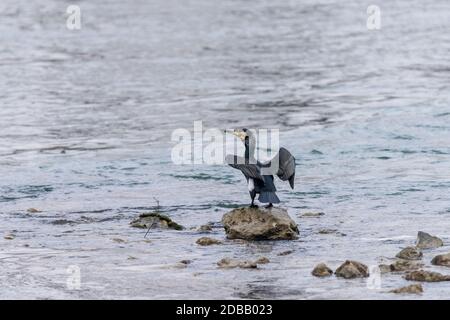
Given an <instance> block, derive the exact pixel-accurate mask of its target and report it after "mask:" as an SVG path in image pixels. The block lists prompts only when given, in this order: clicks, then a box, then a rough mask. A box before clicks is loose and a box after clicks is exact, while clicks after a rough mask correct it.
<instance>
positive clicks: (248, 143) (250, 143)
mask: <svg viewBox="0 0 450 320" xmlns="http://www.w3.org/2000/svg"><path fill="white" fill-rule="evenodd" d="M244 144H245V162H246V163H256V160H255V148H256V146H255V141H254V140H253V139H248V138H247V139H245V142H244Z"/></svg>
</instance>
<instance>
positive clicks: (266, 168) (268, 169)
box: [225, 128, 295, 208]
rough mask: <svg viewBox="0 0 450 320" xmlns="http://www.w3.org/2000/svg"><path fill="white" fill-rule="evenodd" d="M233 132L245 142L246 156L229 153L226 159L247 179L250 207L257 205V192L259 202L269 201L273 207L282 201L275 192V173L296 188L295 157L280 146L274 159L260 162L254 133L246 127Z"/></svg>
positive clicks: (269, 205) (268, 206)
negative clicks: (256, 152) (256, 151)
mask: <svg viewBox="0 0 450 320" xmlns="http://www.w3.org/2000/svg"><path fill="white" fill-rule="evenodd" d="M232 134H234V135H235V136H237V137H238V138H239V139H240V140H242V142H244V145H245V155H244V158H242V157H239V156H236V155H227V156H226V158H225V161H226V163H227V164H228V165H230V166H231V167H233V168H235V169H238V170H240V171H241V172H242V173H243V174H244V176H245V178H246V179H247V184H248V191H249V193H250V198H251V200H252V202H251V204H250V207H252V208H253V207H257V205H255V203H254V202H255V197H256V195H257V194H259V197H258V201H259V202H261V203H268V205H267V207H266V208H270V207H272V206H273V203H280V199H279V198H278V196H277V195H276V193H275V192H276V191H277V189H276V188H275V184H274V175H277V176H278V178H280V179H281V180H283V181H289V184H290V186H291V188H292V189H294V179H295V158H294V157H293V156H292V154H291V153H290V152H289V151H288V150H286V149H285V148H280V150H279V152H278V154H277V155H276V156H275V157H274V158H273V159H272V160H270V161H267V162H260V161H258V160H257V159H255V149H256V140H255V137H254V135H253V133H252V132H251V131H250V130H248V129H245V128H244V129H236V130H234V131H232ZM274 161H277V162H274ZM275 164H278V165H275Z"/></svg>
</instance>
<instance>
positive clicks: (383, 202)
mask: <svg viewBox="0 0 450 320" xmlns="http://www.w3.org/2000/svg"><path fill="white" fill-rule="evenodd" d="M69 4H72V2H71V1H56V0H48V1H43V0H41V1H35V2H32V3H31V2H29V1H24V0H19V1H18V0H14V1H13V0H3V1H2V2H1V3H0V19H1V23H0V34H1V35H2V44H3V45H2V47H1V48H0V177H1V179H0V234H1V235H2V237H1V239H0V241H1V246H0V260H1V263H2V272H1V273H0V283H1V284H2V288H3V289H2V290H1V291H0V298H42V299H53V298H75V299H78V298H82V299H85V298H94V299H97V298H114V299H124V298H154V299H160V298H176V299H190V298H199V299H205V298H225V299H228V298H255V299H258V298H283V299H285V298H294V299H319V298H320V299H329V298H341V299H355V298H358V299H370V298H374V299H393V298H394V299H395V298H399V296H393V295H392V294H389V293H386V292H387V291H389V290H390V289H393V288H396V287H399V286H403V285H406V284H408V283H407V281H406V280H404V279H402V277H401V275H398V274H396V275H395V274H392V275H383V276H382V278H381V288H378V289H370V288H369V287H368V286H367V284H366V280H348V281H347V280H341V279H336V278H335V277H331V278H328V279H316V278H314V277H312V276H311V275H310V272H311V270H312V268H313V267H314V265H315V264H317V263H319V262H326V263H327V264H328V265H329V266H331V267H332V268H335V267H337V266H338V265H339V264H340V263H342V261H344V260H345V259H355V260H358V261H361V262H364V263H366V264H368V265H377V264H378V263H380V262H382V261H384V262H385V261H389V259H390V258H392V257H393V256H395V254H396V253H397V252H398V251H399V250H400V249H401V248H404V247H405V246H407V245H412V244H413V243H414V240H415V236H416V234H417V231H418V230H423V231H426V232H429V233H432V234H435V235H438V236H440V237H441V238H442V239H443V240H444V242H445V243H447V244H449V243H450V233H449V229H450V228H449V227H450V222H449V217H450V195H449V192H448V190H449V187H450V172H449V170H448V169H449V167H450V156H449V155H450V147H449V144H448V141H449V138H450V93H449V92H450V91H449V83H450V58H449V57H450V33H449V31H450V19H449V14H450V3H449V2H448V1H445V0H435V1H418V0H414V1H395V3H393V2H392V1H381V0H380V1H377V5H379V6H380V8H381V12H382V16H381V17H382V28H381V30H379V31H369V30H367V28H366V17H367V15H366V9H367V7H366V4H361V3H360V1H356V0H354V1H346V4H343V3H342V2H338V1H312V0H311V1H309V0H308V1H301V2H300V1H273V0H272V1H268V0H267V1H262V0H257V1H252V2H248V1H238V0H224V1H220V2H214V3H213V2H212V1H206V0H195V1H194V0H188V1H182V2H181V1H173V0H169V1H167V0H165V1H160V0H155V1H151V2H149V1H144V0H141V1H138V0H136V1H133V2H132V4H131V3H130V2H123V1H118V0H107V1H106V0H105V1H102V2H101V4H100V2H98V1H97V2H95V3H93V2H87V1H81V2H80V1H79V4H80V6H81V10H82V29H81V30H79V31H69V30H67V29H66V27H65V19H66V18H65V15H64V13H65V10H66V7H67V6H68V5H69ZM195 120H202V121H203V124H204V126H205V128H212V127H220V128H232V127H243V126H245V127H250V128H261V127H262V128H279V129H280V130H281V138H282V139H281V144H282V145H283V146H285V147H286V148H288V149H289V150H290V151H292V152H293V154H294V155H295V156H296V158H297V159H298V162H299V165H298V167H297V178H296V184H297V187H296V189H295V191H291V190H289V189H288V186H287V184H286V183H281V182H278V183H277V187H278V189H279V197H280V198H281V200H282V201H283V203H282V206H283V207H285V208H287V209H288V210H289V213H290V215H291V216H292V217H293V218H294V219H295V220H296V222H298V224H299V227H300V233H301V234H300V238H299V239H298V240H296V241H291V242H258V243H246V244H243V243H238V242H235V241H225V244H224V245H222V246H212V247H205V248H204V247H199V246H197V245H196V244H195V240H196V239H197V238H199V237H200V236H202V235H200V234H199V233H198V232H196V231H193V230H191V228H193V227H197V226H199V225H202V224H205V223H208V222H214V223H215V224H214V225H215V228H214V231H213V233H212V236H213V237H216V238H218V239H223V240H225V239H224V238H225V236H224V232H223V230H222V228H220V225H219V221H220V219H221V216H222V214H223V213H225V212H227V211H228V210H229V209H230V208H233V207H237V206H240V205H247V203H248V201H249V199H248V193H247V189H246V188H247V187H246V185H245V183H244V179H243V177H242V176H241V175H240V173H238V172H235V171H234V170H232V169H231V168H228V167H227V166H206V165H196V166H188V165H185V166H176V165H174V164H172V162H171V158H170V152H171V147H172V145H173V144H172V142H171V133H172V131H173V130H174V129H176V128H187V129H192V127H193V121H195ZM154 198H157V199H158V200H159V201H160V204H161V206H162V209H163V211H164V212H165V213H167V214H168V215H169V216H171V217H172V218H173V219H174V220H176V221H177V222H179V223H181V224H183V225H184V226H186V227H187V229H186V231H181V232H177V231H162V232H158V231H155V232H151V233H150V234H149V235H148V236H147V239H148V240H150V241H151V242H148V241H145V239H144V234H145V230H144V231H142V230H138V229H133V228H130V227H129V225H128V224H129V222H130V221H131V220H132V219H133V218H134V217H136V216H137V215H138V214H139V213H142V212H146V211H151V210H153V209H154V208H155V200H154ZM32 207H34V208H38V209H40V210H42V212H40V213H28V212H27V209H28V208H32ZM310 211H312V212H318V211H321V212H324V213H325V215H324V216H321V217H320V218H304V217H302V216H301V215H302V214H303V213H305V212H310ZM321 229H337V230H338V232H339V233H343V234H345V236H342V235H340V234H320V233H319V230H321ZM10 233H13V234H14V235H15V238H14V240H6V239H3V235H7V234H10ZM117 238H119V239H123V240H125V242H122V243H118V242H116V241H114V240H113V239H117ZM286 250H293V251H294V252H293V253H292V254H291V255H287V256H278V253H280V252H282V251H286ZM448 251H449V247H448V246H446V247H443V248H441V249H438V250H432V251H427V252H425V257H424V261H425V262H426V263H427V264H429V263H428V262H429V261H430V260H431V258H432V257H433V256H434V255H435V254H437V253H441V252H448ZM226 256H228V257H236V258H240V259H254V258H257V257H259V256H266V257H268V258H269V259H270V260H271V263H269V264H267V265H263V266H261V268H260V269H259V270H244V271H243V270H220V269H217V267H216V262H217V261H219V260H220V259H221V258H223V257H226ZM130 257H132V258H130ZM182 259H190V260H192V261H193V262H192V264H190V265H188V266H187V267H186V268H180V267H179V265H178V264H177V263H178V262H179V261H180V260H182ZM70 266H78V267H79V268H80V271H81V287H80V290H70V288H69V287H68V286H67V285H66V281H67V279H68V276H69V275H68V273H67V268H69V267H70ZM427 268H429V269H430V270H436V271H440V272H442V273H450V270H449V269H445V268H438V267H436V268H432V267H429V266H428V267H427ZM424 290H425V292H424V294H423V295H421V296H414V297H408V298H419V299H420V298H433V299H444V298H448V297H449V292H450V291H449V290H450V284H448V283H436V284H425V285H424ZM400 298H401V297H400Z"/></svg>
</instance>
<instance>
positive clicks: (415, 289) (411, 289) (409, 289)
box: [389, 283, 423, 294]
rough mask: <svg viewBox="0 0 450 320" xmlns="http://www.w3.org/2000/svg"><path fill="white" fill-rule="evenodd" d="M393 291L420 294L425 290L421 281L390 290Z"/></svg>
mask: <svg viewBox="0 0 450 320" xmlns="http://www.w3.org/2000/svg"><path fill="white" fill-rule="evenodd" d="M389 292H391V293H400V294H401V293H409V294H420V293H422V292H423V288H422V285H421V284H420V283H417V284H412V285H409V286H406V287H402V288H398V289H395V290H391V291H389Z"/></svg>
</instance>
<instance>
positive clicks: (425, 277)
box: [405, 270, 450, 282]
mask: <svg viewBox="0 0 450 320" xmlns="http://www.w3.org/2000/svg"><path fill="white" fill-rule="evenodd" d="M405 279H406V280H412V281H424V282H440V281H450V276H447V275H443V274H440V273H438V272H431V271H425V270H419V271H412V272H410V273H408V274H407V275H406V276H405Z"/></svg>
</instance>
